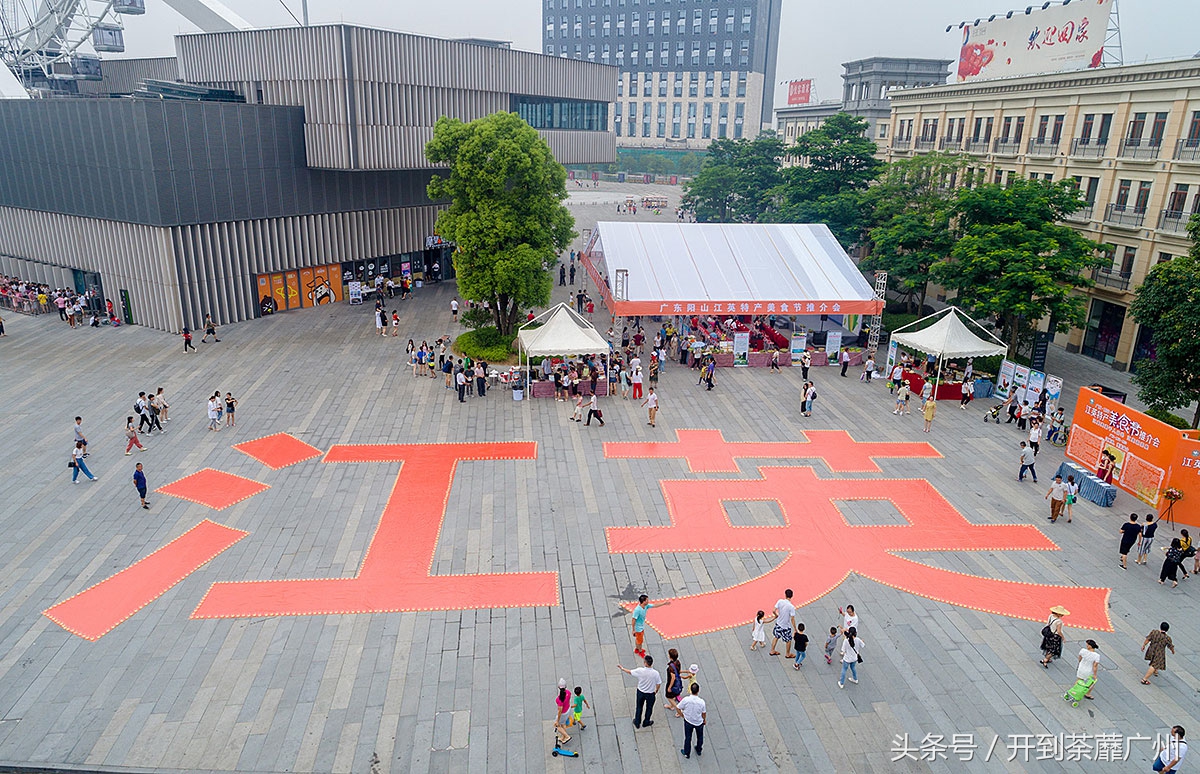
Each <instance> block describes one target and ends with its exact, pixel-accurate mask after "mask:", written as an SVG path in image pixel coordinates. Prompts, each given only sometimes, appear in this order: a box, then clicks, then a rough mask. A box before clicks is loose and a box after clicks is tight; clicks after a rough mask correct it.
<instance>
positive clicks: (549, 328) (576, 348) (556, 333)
mask: <svg viewBox="0 0 1200 774" xmlns="http://www.w3.org/2000/svg"><path fill="white" fill-rule="evenodd" d="M539 318H545V319H544V320H543V323H542V326H541V327H540V328H532V329H530V330H521V331H518V332H517V338H518V339H520V341H521V347H522V348H523V349H524V350H525V352H526V354H528V355H532V356H534V357H537V356H541V355H581V354H585V353H593V352H607V351H608V340H607V339H605V338H604V337H603V336H601V335H600V334H599V333H598V332H597V331H596V328H595V327H594V326H593V325H592V324H591V323H589V322H588V321H587V320H585V319H583V318H582V317H580V316H579V315H578V314H576V313H575V311H574V310H572V309H571V307H569V306H567V305H566V304H559V305H558V306H556V307H553V308H552V309H549V310H547V311H545V312H542V314H541V315H539ZM535 319H538V318H535Z"/></svg>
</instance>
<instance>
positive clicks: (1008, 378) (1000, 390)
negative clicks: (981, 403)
mask: <svg viewBox="0 0 1200 774" xmlns="http://www.w3.org/2000/svg"><path fill="white" fill-rule="evenodd" d="M1016 366H1017V364H1016V363H1014V362H1013V361H1011V360H1004V361H1002V362H1001V363H1000V373H999V374H997V375H996V396H997V397H998V398H1002V399H1004V400H1008V395H1009V393H1010V392H1011V391H1012V387H1013V371H1014V369H1015V368H1016Z"/></svg>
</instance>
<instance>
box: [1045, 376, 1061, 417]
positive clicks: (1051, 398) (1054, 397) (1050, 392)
mask: <svg viewBox="0 0 1200 774" xmlns="http://www.w3.org/2000/svg"><path fill="white" fill-rule="evenodd" d="M1062 387H1063V380H1062V377H1060V376H1054V375H1053V374H1050V375H1047V376H1046V410H1047V411H1049V412H1051V413H1053V412H1054V410H1055V409H1056V408H1058V399H1059V398H1061V397H1062Z"/></svg>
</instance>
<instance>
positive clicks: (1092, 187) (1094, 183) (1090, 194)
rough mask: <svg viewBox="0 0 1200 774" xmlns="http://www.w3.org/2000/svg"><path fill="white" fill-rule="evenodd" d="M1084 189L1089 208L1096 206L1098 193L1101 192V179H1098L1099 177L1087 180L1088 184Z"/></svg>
mask: <svg viewBox="0 0 1200 774" xmlns="http://www.w3.org/2000/svg"><path fill="white" fill-rule="evenodd" d="M1082 188H1083V198H1084V200H1085V201H1086V202H1087V206H1089V207H1094V206H1096V192H1097V191H1099V190H1100V178H1098V177H1089V178H1087V184H1086V185H1084V186H1082Z"/></svg>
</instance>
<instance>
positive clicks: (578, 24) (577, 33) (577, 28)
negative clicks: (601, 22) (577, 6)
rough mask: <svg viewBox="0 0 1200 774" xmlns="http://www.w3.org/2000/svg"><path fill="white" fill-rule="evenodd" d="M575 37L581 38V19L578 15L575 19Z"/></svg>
mask: <svg viewBox="0 0 1200 774" xmlns="http://www.w3.org/2000/svg"><path fill="white" fill-rule="evenodd" d="M575 37H577V38H582V37H583V17H582V16H578V15H577V16H576V17H575Z"/></svg>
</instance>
